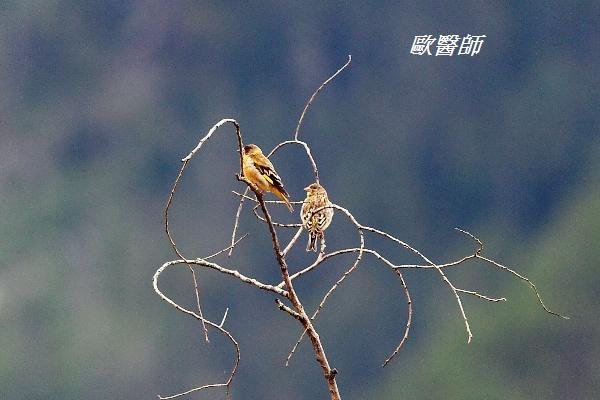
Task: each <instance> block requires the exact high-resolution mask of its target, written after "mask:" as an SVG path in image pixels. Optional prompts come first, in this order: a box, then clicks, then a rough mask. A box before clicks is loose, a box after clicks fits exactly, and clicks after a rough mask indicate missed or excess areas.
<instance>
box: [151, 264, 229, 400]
mask: <svg viewBox="0 0 600 400" xmlns="http://www.w3.org/2000/svg"><path fill="white" fill-rule="evenodd" d="M175 261H183V260H175ZM177 263H179V262H173V261H169V262H166V263H164V264H163V265H162V266H161V267H160V268H159V269H158V270H156V272H155V273H154V277H153V278H152V286H153V287H154V291H155V292H156V293H157V294H158V295H159V296H160V298H161V299H163V300H164V301H166V302H167V303H168V304H170V305H171V306H173V307H175V308H176V309H177V310H179V311H181V312H183V313H184V314H188V315H191V316H192V317H194V318H196V319H197V320H199V321H203V322H205V324H207V325H210V326H211V327H213V328H215V329H217V330H218V331H219V332H221V333H222V334H224V335H225V336H227V338H228V339H229V341H230V342H231V343H232V344H233V345H234V347H235V352H236V358H235V363H234V365H233V368H232V370H231V373H230V375H229V378H228V379H227V381H226V382H225V383H216V384H211V385H204V386H200V387H197V388H194V389H190V390H188V391H185V392H182V393H178V394H175V395H172V396H164V397H163V396H158V397H159V399H161V400H166V399H174V398H177V397H181V396H185V395H187V394H190V393H193V392H197V391H200V390H203V389H207V388H215V387H225V390H226V392H227V393H228V392H229V386H230V385H231V382H232V381H233V377H234V376H235V374H236V372H237V369H238V367H239V365H240V346H239V344H238V342H237V341H236V340H235V338H234V337H233V336H232V335H231V333H229V332H228V331H227V330H226V329H224V328H223V327H222V326H219V325H217V324H215V323H214V322H212V321H210V320H207V319H205V318H203V317H202V316H200V315H198V314H196V313H195V312H193V311H191V310H188V309H186V308H184V307H182V306H180V305H179V304H177V303H175V302H174V301H173V300H171V299H170V298H169V297H167V296H166V295H165V294H164V293H163V292H161V291H160V289H159V288H158V278H159V276H160V274H161V273H162V272H163V271H164V270H165V269H166V268H167V267H169V266H171V265H175V264H177Z"/></svg>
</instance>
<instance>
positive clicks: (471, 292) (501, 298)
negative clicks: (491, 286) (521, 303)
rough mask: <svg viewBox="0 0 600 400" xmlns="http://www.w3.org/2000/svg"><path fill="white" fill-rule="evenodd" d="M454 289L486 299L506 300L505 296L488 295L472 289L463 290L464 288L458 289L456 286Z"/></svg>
mask: <svg viewBox="0 0 600 400" xmlns="http://www.w3.org/2000/svg"><path fill="white" fill-rule="evenodd" d="M456 291H457V292H460V293H467V294H470V295H473V296H476V297H479V298H480V299H484V300H487V301H506V298H505V297H500V298H495V297H488V296H486V295H483V294H481V293H479V292H475V291H472V290H465V289H458V288H457V289H456Z"/></svg>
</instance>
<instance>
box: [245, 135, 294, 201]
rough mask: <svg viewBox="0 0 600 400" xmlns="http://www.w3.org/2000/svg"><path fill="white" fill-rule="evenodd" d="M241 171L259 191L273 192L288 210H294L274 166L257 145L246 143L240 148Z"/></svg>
mask: <svg viewBox="0 0 600 400" xmlns="http://www.w3.org/2000/svg"><path fill="white" fill-rule="evenodd" d="M242 172H243V173H244V177H245V178H246V179H248V181H250V182H251V183H252V184H253V185H254V186H256V188H257V189H258V190H259V191H260V192H261V193H265V192H271V193H273V194H274V195H275V196H277V197H278V198H279V199H281V200H282V201H283V202H284V203H285V205H286V206H287V208H288V209H289V210H290V212H294V208H293V207H292V205H291V204H290V195H289V194H288V192H287V191H286V190H285V188H284V187H283V183H282V182H281V178H280V177H279V175H278V174H277V171H275V167H273V164H272V163H271V161H269V159H268V158H267V157H265V155H264V154H263V152H262V150H261V149H260V147H258V146H257V145H255V144H248V145H246V146H244V148H243V149H242Z"/></svg>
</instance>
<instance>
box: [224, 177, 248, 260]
mask: <svg viewBox="0 0 600 400" xmlns="http://www.w3.org/2000/svg"><path fill="white" fill-rule="evenodd" d="M248 190H250V189H249V188H246V190H244V195H243V196H242V198H241V199H240V204H239V205H238V208H237V212H236V213H235V220H234V222H233V231H232V232H231V244H232V246H231V247H230V249H229V253H227V257H231V254H232V253H233V244H234V243H235V234H236V232H237V229H238V225H239V223H240V215H241V214H242V208H243V206H244V196H245V195H246V194H247V193H248Z"/></svg>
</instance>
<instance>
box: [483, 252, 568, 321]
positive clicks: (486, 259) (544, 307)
mask: <svg viewBox="0 0 600 400" xmlns="http://www.w3.org/2000/svg"><path fill="white" fill-rule="evenodd" d="M477 258H479V259H480V260H483V261H486V262H488V263H490V264H492V265H494V266H496V267H498V268H501V269H503V270H505V271H508V272H510V273H511V274H513V275H514V276H516V277H518V278H519V279H521V280H523V281H525V282H527V284H528V285H529V286H530V287H531V289H532V290H533V292H534V293H535V295H536V297H537V299H538V301H539V303H540V305H541V306H542V308H543V309H544V310H545V311H546V312H547V313H548V314H552V315H555V316H557V317H561V318H563V319H570V318H569V317H567V316H566V315H561V314H559V313H557V312H554V311H552V310H550V309H549V308H548V307H546V305H545V304H544V301H543V300H542V296H540V293H539V292H538V290H537V287H535V285H534V284H533V282H531V281H530V280H529V278H527V277H526V276H524V275H521V274H519V273H518V272H516V271H514V270H512V269H510V268H508V267H505V266H504V265H502V264H500V263H498V262H496V261H494V260H491V259H489V258H487V257H483V256H481V255H478V256H477Z"/></svg>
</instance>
